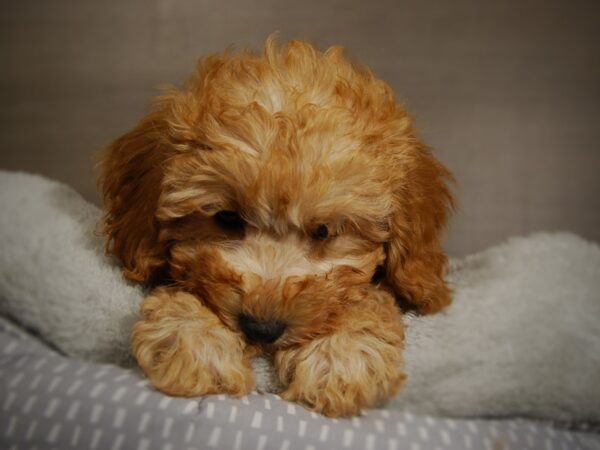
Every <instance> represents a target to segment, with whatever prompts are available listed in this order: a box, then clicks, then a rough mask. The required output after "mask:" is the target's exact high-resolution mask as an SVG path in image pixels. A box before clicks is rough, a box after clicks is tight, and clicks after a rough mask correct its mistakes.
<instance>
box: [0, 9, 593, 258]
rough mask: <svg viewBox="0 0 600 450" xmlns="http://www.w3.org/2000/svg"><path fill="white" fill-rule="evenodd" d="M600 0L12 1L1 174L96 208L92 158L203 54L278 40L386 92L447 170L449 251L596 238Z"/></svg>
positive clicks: (2, 90)
mask: <svg viewBox="0 0 600 450" xmlns="http://www.w3.org/2000/svg"><path fill="white" fill-rule="evenodd" d="M598 5H600V3H599V2H596V1H588V2H586V1H571V2H567V1H555V0H545V1H538V0H524V1H521V0H507V1H481V0H452V1H448V0H410V1H400V0H396V1H391V0H389V1H364V0H356V1H354V0H352V1H348V0H345V1H344V0H338V1H332V0H318V1H317V0H303V1H301V2H299V1H283V0H268V1H257V0H252V1H247V0H246V1H244V0H235V1H220V2H219V1H206V0H204V1H196V0H181V1H175V0H155V1H146V0H128V1H116V0H115V1H100V2H98V1H94V2H89V1H76V0H73V1H69V0H53V1H37V2H35V1H22V2H17V1H15V2H5V4H4V5H3V8H2V14H0V36H1V38H0V67H1V70H0V167H2V168H8V169H22V170H28V171H35V172H40V173H42V174H45V175H48V176H51V177H54V178H58V179H60V180H63V181H65V182H67V183H69V184H71V185H73V186H74V187H75V188H76V189H77V190H79V191H80V192H81V193H82V194H83V195H84V196H85V197H86V198H88V199H90V200H93V201H98V197H97V194H96V188H95V182H94V178H93V175H92V170H91V167H92V162H91V161H92V156H93V154H94V153H95V152H96V151H97V150H98V149H100V148H101V147H102V146H104V145H105V144H107V143H108V142H109V141H111V140H112V139H113V138H115V137H116V136H118V135H119V134H120V133H122V132H124V131H125V130H127V129H128V128H129V127H131V126H132V125H133V124H134V123H135V122H136V121H137V119H138V118H139V117H140V116H141V115H142V114H143V113H144V111H146V109H147V107H148V104H149V100H150V98H151V97H152V95H153V94H154V93H155V92H156V89H155V88H156V87H157V86H158V85H160V84H161V83H178V82H180V81H181V80H182V79H184V78H185V76H186V75H187V74H188V73H189V71H190V70H191V69H192V68H193V66H194V63H195V60H196V58H197V57H198V56H200V55H202V54H206V53H209V52H215V51H219V50H222V49H223V48H225V47H227V46H229V45H231V44H235V45H236V46H238V47H244V46H250V47H254V48H260V47H261V45H262V43H263V42H264V39H265V38H266V36H267V35H269V34H270V33H271V32H272V31H274V30H280V31H281V37H280V38H281V39H288V38H296V37H297V38H305V39H309V40H312V41H314V42H316V43H317V44H318V45H319V46H320V47H322V48H325V47H327V46H329V45H331V44H343V45H345V46H346V47H347V48H348V50H349V53H350V54H351V55H353V56H355V57H357V58H359V59H361V60H362V61H364V62H365V63H367V64H369V65H370V66H371V67H372V69H373V70H374V71H375V72H376V73H377V74H378V75H379V76H381V77H382V78H384V79H386V80H387V81H388V82H390V83H391V84H392V86H393V87H394V88H395V89H396V91H397V93H398V97H399V98H400V99H401V100H402V101H403V102H405V103H406V105H407V106H408V108H409V109H410V110H411V111H412V113H413V115H414V116H415V117H416V119H417V125H418V128H419V129H420V131H421V134H422V136H423V137H424V138H425V139H426V140H427V141H428V142H429V143H430V144H431V145H432V146H433V147H434V148H435V149H436V151H437V152H438V155H439V157H440V159H442V160H443V161H444V162H445V163H446V164H447V165H448V166H449V167H450V168H451V169H452V170H453V171H454V173H455V175H456V178H457V180H458V183H459V188H458V195H459V199H460V209H459V211H458V213H457V214H456V216H455V218H454V220H453V222H452V225H451V228H450V231H449V233H448V237H447V240H446V243H447V245H446V246H447V248H448V250H449V251H450V252H451V253H452V254H455V255H460V254H464V253H469V252H472V251H475V250H479V249H482V248H485V247H486V246H488V245H491V244H493V243H496V242H499V241H501V240H503V239H504V238H505V237H507V236H510V235H520V234H525V233H528V232H531V231H536V230H555V229H566V230H572V231H575V232H577V233H579V234H582V235H583V236H585V237H588V238H591V239H594V240H596V241H600V202H599V201H598V197H599V194H600V148H599V146H600V144H599V142H600V125H599V123H598V121H599V119H600V46H599V43H600V26H599V25H598V24H599V23H600V20H599V19H600V14H599V12H600V7H599V6H598Z"/></svg>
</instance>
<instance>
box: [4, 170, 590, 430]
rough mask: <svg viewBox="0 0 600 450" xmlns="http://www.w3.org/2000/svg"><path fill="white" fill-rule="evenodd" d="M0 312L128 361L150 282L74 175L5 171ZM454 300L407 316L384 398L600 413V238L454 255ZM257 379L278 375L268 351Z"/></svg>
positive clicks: (561, 414)
mask: <svg viewBox="0 0 600 450" xmlns="http://www.w3.org/2000/svg"><path fill="white" fill-rule="evenodd" d="M0 211H2V214H1V215H0V243H1V245H2V251H1V252H0V313H1V314H3V315H6V316H8V317H10V318H12V319H13V320H15V321H16V322H18V323H20V324H21V325H23V326H24V327H26V328H28V329H29V330H31V331H33V332H35V333H36V334H38V335H39V336H40V337H42V338H43V339H44V340H45V341H46V342H48V343H50V344H52V345H53V346H54V347H56V348H57V349H58V350H60V351H61V352H63V353H64V354H66V355H69V356H74V357H79V358H83V359H87V360H90V361H96V362H111V363H116V364H121V365H123V364H128V363H131V357H130V355H129V332H130V329H131V326H132V324H133V323H134V321H135V320H136V317H137V311H138V306H139V303H140V301H141V299H142V298H143V295H144V291H143V289H142V288H141V287H140V286H137V285H133V284H130V283H128V282H126V281H124V280H123V279H122V277H121V274H120V270H119V267H118V265H117V264H116V262H115V261H114V260H112V259H110V258H108V257H106V256H104V254H103V251H102V238H101V237H99V236H98V235H97V234H95V233H94V229H95V225H96V223H97V221H98V219H99V217H100V211H99V210H98V208H96V207H95V206H93V205H90V204H89V203H86V202H85V201H84V200H83V199H82V198H81V197H80V196H79V195H78V194H77V193H75V192H74V191H73V190H72V189H70V188H69V187H67V186H65V185H62V184H60V183H57V182H54V181H50V180H47V179H45V178H42V177H39V176H35V175H29V174H22V173H10V172H2V171H0ZM449 281H450V282H451V283H452V285H453V286H454V289H455V299H454V303H453V304H452V305H451V306H450V307H449V308H447V309H446V310H445V311H444V312H443V313H441V314H437V315H434V316H426V317H419V316H415V315H412V314H408V315H406V316H405V321H406V325H407V336H406V350H405V355H406V371H407V373H408V380H407V383H406V386H405V389H404V390H403V391H402V393H401V394H400V395H398V397H397V398H395V399H393V400H392V401H391V402H390V403H389V405H388V408H392V409H408V410H411V411H413V412H418V413H427V414H434V415H447V416H448V415H454V416H508V415H510V416H514V415H520V416H529V417H538V418H549V419H556V420H568V421H575V420H588V421H599V420H600V383H598V379H600V323H599V321H598V318H599V317H600V249H599V248H598V246H597V245H596V244H593V243H589V242H586V241H584V240H582V239H581V238H579V237H577V236H575V235H572V234H569V233H557V234H547V233H542V234H536V235H533V236H530V237H527V238H515V239H511V240H509V241H508V242H507V243H504V244H502V245H499V246H497V247H494V248H491V249H489V250H486V251H484V252H482V253H479V254H476V255H472V256H469V257H467V258H464V259H462V260H456V261H453V262H452V267H451V271H450V274H449ZM255 371H256V373H257V380H258V382H259V385H260V386H261V387H262V388H263V389H264V390H268V391H273V390H276V389H277V386H276V384H274V383H273V379H272V376H271V371H270V367H269V364H268V361H264V360H261V361H257V362H256V365H255Z"/></svg>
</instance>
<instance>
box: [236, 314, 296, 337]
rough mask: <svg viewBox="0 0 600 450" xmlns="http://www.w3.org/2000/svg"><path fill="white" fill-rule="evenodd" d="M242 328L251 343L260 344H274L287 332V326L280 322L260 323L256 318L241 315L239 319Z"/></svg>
mask: <svg viewBox="0 0 600 450" xmlns="http://www.w3.org/2000/svg"><path fill="white" fill-rule="evenodd" d="M239 321H240V328H241V329H242V331H243V332H244V334H245V335H246V337H247V338H248V340H249V341H251V342H255V343H258V344H272V343H273V342H275V341H276V340H277V339H278V338H279V336H281V335H282V334H283V332H284V331H285V327H286V325H285V324H284V323H283V322H279V321H275V320H272V321H266V322H263V321H259V320H256V319H255V318H254V317H251V316H248V315H246V314H241V315H240V317H239Z"/></svg>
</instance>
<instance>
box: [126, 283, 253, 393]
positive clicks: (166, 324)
mask: <svg viewBox="0 0 600 450" xmlns="http://www.w3.org/2000/svg"><path fill="white" fill-rule="evenodd" d="M142 315H143V319H142V320H140V321H139V322H138V323H136V324H135V326H134V330H133V339H132V344H133V353H134V355H135V357H136V359H137V361H138V363H139V365H140V367H141V368H142V370H143V371H144V373H145V374H146V376H147V377H148V378H149V380H150V381H151V383H152V384H153V385H154V386H155V387H156V388H157V389H159V390H161V391H163V392H165V393H167V394H170V395H177V396H186V397H191V396H197V395H205V394H217V393H228V394H231V395H234V396H241V395H244V394H246V393H248V392H249V391H250V390H251V389H253V388H254V386H255V381H254V376H253V374H252V369H251V366H250V362H249V360H248V358H247V357H245V355H244V342H243V340H242V338H241V337H240V336H239V335H237V334H236V333H234V332H233V331H231V330H230V329H229V328H227V327H225V326H224V325H223V324H222V322H221V321H220V320H219V319H218V318H217V317H216V316H215V315H214V313H213V312H212V311H210V310H209V309H208V308H206V307H205V306H203V305H202V303H201V302H200V301H199V300H198V299H197V298H196V297H194V296H192V295H190V294H188V293H185V292H181V291H170V290H167V289H159V290H157V291H155V292H154V293H153V295H151V296H150V297H148V298H146V299H145V300H144V302H143V304H142Z"/></svg>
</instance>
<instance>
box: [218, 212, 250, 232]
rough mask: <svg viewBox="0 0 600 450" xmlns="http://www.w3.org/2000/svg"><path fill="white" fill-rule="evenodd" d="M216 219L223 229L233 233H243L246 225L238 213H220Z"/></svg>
mask: <svg viewBox="0 0 600 450" xmlns="http://www.w3.org/2000/svg"><path fill="white" fill-rule="evenodd" d="M214 218H215V220H216V221H217V223H218V224H219V225H220V226H221V227H223V228H225V229H227V230H232V231H242V230H243V229H244V225H245V224H246V222H244V219H242V216H241V215H240V213H239V212H237V211H228V210H223V211H219V212H218V213H216V214H215V215H214Z"/></svg>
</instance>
